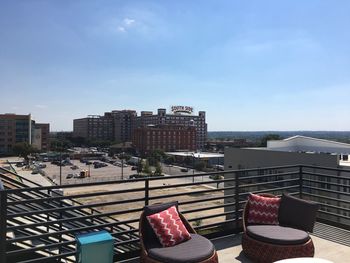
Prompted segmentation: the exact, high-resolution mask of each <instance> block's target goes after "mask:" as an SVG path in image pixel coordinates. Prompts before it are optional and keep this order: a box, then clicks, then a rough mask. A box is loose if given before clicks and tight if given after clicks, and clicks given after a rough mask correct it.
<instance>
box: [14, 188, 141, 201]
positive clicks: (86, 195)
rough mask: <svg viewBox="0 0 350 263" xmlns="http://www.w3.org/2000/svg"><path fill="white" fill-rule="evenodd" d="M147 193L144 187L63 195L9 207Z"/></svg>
mask: <svg viewBox="0 0 350 263" xmlns="http://www.w3.org/2000/svg"><path fill="white" fill-rule="evenodd" d="M141 191H145V188H144V187H139V188H132V189H122V190H115V191H104V192H94V193H87V194H75V195H62V196H53V197H44V198H41V199H39V200H38V199H26V200H20V201H12V202H9V203H8V204H9V205H17V204H26V203H32V202H38V203H39V202H40V203H41V202H48V201H60V200H63V199H68V200H69V199H73V198H74V199H77V198H85V197H94V196H101V195H112V194H125V193H130V192H141Z"/></svg>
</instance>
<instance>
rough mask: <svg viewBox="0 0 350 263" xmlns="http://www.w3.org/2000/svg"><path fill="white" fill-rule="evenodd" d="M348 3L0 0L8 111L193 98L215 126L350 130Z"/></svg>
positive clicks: (55, 121) (1, 106) (64, 123)
mask: <svg viewBox="0 0 350 263" xmlns="http://www.w3.org/2000/svg"><path fill="white" fill-rule="evenodd" d="M349 14H350V2H349V1H345V0H344V1H340V0H339V1H330V0H329V1H327V0H318V1H313V0H308V1H304V0H293V1H278V0H276V1H266V0H265V1H259V0H256V1H243V0H241V1H238V0H237V1H214V0H213V1H199V0H198V1H186V0H184V1H161V0H159V1H147V0H144V1H131V0H128V1H117V0H115V1H89V0H86V1H68V0H61V1H58V0H57V1H44V0H43V1H34V0H26V1H24V0H22V1H14V0H11V1H4V0H2V1H1V2H0V94H1V98H0V100H1V103H0V113H5V112H13V113H18V114H28V113H32V115H33V117H34V118H35V120H36V121H37V122H49V123H50V124H51V130H56V131H57V130H72V126H73V119H74V118H81V117H85V116H87V115H89V114H103V113H104V112H105V111H111V110H117V109H135V110H137V111H138V112H139V111H141V110H152V111H154V112H155V111H156V110H157V109H158V108H167V109H169V108H170V106H171V105H189V106H193V107H194V109H195V110H196V111H199V110H204V111H206V112H207V123H208V129H209V131H218V130H233V131H238V130H252V131H254V130H350V120H349V112H350V74H349V73H350V30H349V29H350V17H349Z"/></svg>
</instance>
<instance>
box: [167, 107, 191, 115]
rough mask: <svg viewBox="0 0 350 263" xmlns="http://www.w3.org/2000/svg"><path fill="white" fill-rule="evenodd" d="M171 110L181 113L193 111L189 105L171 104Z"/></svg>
mask: <svg viewBox="0 0 350 263" xmlns="http://www.w3.org/2000/svg"><path fill="white" fill-rule="evenodd" d="M171 111H172V112H173V113H178V112H182V113H188V114H191V113H193V107H190V106H171Z"/></svg>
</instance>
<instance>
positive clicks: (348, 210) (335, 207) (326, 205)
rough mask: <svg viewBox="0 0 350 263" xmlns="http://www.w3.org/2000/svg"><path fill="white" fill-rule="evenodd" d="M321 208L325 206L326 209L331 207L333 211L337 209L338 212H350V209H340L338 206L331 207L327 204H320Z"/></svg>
mask: <svg viewBox="0 0 350 263" xmlns="http://www.w3.org/2000/svg"><path fill="white" fill-rule="evenodd" d="M319 204H320V206H324V207H329V208H333V209H337V210H341V211H346V212H350V209H349V208H345V207H339V206H336V205H330V204H325V203H319Z"/></svg>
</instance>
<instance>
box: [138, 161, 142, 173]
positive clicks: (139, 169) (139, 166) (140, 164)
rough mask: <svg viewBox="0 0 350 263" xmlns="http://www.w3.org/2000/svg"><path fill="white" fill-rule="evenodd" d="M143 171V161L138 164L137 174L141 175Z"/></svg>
mask: <svg viewBox="0 0 350 263" xmlns="http://www.w3.org/2000/svg"><path fill="white" fill-rule="evenodd" d="M142 170H143V162H142V160H139V161H138V162H137V173H141V172H142Z"/></svg>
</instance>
